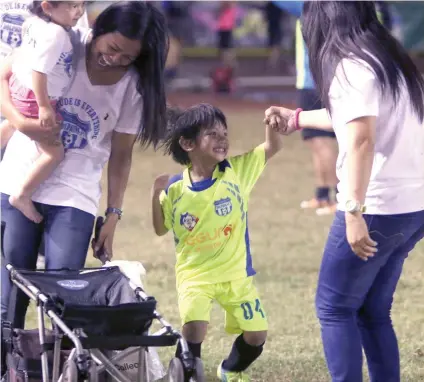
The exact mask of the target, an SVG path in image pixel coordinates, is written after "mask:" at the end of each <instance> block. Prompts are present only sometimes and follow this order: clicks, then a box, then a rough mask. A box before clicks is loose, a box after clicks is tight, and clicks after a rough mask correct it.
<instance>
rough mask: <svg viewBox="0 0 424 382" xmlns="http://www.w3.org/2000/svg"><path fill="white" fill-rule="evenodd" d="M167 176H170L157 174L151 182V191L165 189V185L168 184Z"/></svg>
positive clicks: (157, 191)
mask: <svg viewBox="0 0 424 382" xmlns="http://www.w3.org/2000/svg"><path fill="white" fill-rule="evenodd" d="M169 178H170V175H168V174H162V175H159V176H158V177H157V178H156V179H155V181H154V182H153V189H152V191H153V192H154V193H160V192H161V191H163V190H165V189H166V187H167V186H168V183H169Z"/></svg>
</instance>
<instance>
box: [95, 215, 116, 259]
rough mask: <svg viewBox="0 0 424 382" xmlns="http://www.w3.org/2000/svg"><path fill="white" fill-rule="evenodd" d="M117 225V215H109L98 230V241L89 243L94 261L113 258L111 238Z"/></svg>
mask: <svg viewBox="0 0 424 382" xmlns="http://www.w3.org/2000/svg"><path fill="white" fill-rule="evenodd" d="M117 223H118V215H116V214H109V215H108V216H107V217H106V219H105V221H104V223H103V225H102V228H101V229H100V233H99V237H98V240H97V241H96V240H95V239H93V240H92V241H91V247H92V248H93V252H94V253H93V255H94V257H95V258H96V259H99V260H102V261H107V260H111V259H112V257H113V238H114V236H115V229H116V225H117Z"/></svg>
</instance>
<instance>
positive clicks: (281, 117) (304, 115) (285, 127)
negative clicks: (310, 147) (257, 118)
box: [264, 106, 333, 135]
mask: <svg viewBox="0 0 424 382" xmlns="http://www.w3.org/2000/svg"><path fill="white" fill-rule="evenodd" d="M297 117H298V118H297V123H296V111H295V110H292V109H286V108H285V107H280V106H271V107H270V108H268V109H267V110H266V111H265V120H264V122H265V123H266V124H267V125H269V124H270V123H271V122H272V126H273V127H274V128H276V129H278V130H279V131H280V132H281V133H283V134H285V135H287V134H291V133H293V132H294V131H296V130H297V129H305V128H312V129H319V130H327V131H333V126H332V123H331V119H330V116H329V115H328V112H327V110H326V109H320V110H310V111H301V112H300V113H298V115H297Z"/></svg>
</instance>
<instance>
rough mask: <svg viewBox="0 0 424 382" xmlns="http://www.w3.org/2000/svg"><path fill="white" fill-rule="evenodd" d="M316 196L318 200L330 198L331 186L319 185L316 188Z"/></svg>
mask: <svg viewBox="0 0 424 382" xmlns="http://www.w3.org/2000/svg"><path fill="white" fill-rule="evenodd" d="M315 197H316V198H317V200H322V201H328V200H330V187H317V188H316V190H315Z"/></svg>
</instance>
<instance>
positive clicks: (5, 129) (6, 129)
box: [0, 120, 15, 150]
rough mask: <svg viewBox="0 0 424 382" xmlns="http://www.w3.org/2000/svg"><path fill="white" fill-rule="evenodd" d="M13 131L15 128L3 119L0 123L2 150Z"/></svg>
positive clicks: (0, 144)
mask: <svg viewBox="0 0 424 382" xmlns="http://www.w3.org/2000/svg"><path fill="white" fill-rule="evenodd" d="M14 132H15V128H14V127H13V126H12V124H11V123H10V122H9V121H7V120H4V121H3V122H2V123H1V124H0V146H1V149H2V150H3V149H4V148H5V147H6V145H7V142H9V140H10V138H11V137H12V135H13V133H14Z"/></svg>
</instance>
